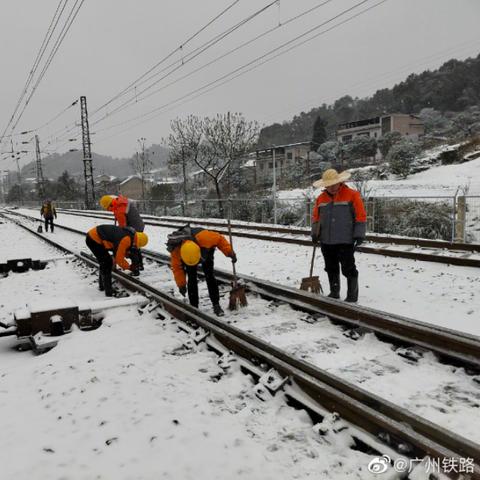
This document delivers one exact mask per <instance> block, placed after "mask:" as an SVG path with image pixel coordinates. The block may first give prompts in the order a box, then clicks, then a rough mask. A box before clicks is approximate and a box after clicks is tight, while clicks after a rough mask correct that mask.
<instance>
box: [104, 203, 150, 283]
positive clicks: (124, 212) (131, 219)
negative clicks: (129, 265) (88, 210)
mask: <svg viewBox="0 0 480 480" xmlns="http://www.w3.org/2000/svg"><path fill="white" fill-rule="evenodd" d="M100 205H101V206H102V208H103V209H104V210H108V211H109V212H112V213H113V216H114V217H115V220H116V222H117V223H118V226H119V227H123V228H130V229H133V231H135V232H143V231H144V230H145V223H144V222H143V219H142V217H141V216H140V213H138V209H137V207H136V206H135V203H134V202H133V201H132V200H130V199H129V198H127V197H124V196H123V195H119V196H118V197H117V196H115V195H104V196H103V197H102V198H101V199H100ZM132 261H133V263H134V265H135V266H136V268H134V269H133V272H134V274H136V275H138V273H139V272H138V270H143V259H142V255H141V253H140V250H139V251H138V258H132Z"/></svg>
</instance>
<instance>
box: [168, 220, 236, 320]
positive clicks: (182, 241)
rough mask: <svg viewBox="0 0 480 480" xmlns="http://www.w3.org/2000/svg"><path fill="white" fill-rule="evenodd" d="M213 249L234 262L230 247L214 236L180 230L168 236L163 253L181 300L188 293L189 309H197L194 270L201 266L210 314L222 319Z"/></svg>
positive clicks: (226, 242)
mask: <svg viewBox="0 0 480 480" xmlns="http://www.w3.org/2000/svg"><path fill="white" fill-rule="evenodd" d="M215 248H218V249H219V250H220V251H221V252H222V253H223V254H224V255H225V256H226V257H230V258H231V259H232V262H233V263H235V262H236V261H237V256H236V255H235V252H234V251H233V249H232V247H231V245H230V243H229V242H228V241H227V239H226V238H225V237H224V236H223V235H220V233H218V232H214V231H211V230H205V229H203V228H190V227H184V228H183V229H180V230H177V231H176V232H174V233H172V234H171V235H169V236H168V241H167V250H168V251H169V252H170V259H171V268H172V272H173V276H174V278H175V282H176V284H177V286H178V289H179V291H180V293H181V294H182V295H183V296H185V295H186V293H187V290H188V300H189V302H190V305H193V306H194V307H197V308H198V279H197V267H198V265H199V264H200V263H201V264H202V268H203V273H204V274H205V280H206V281H207V288H208V294H209V297H210V300H211V302H212V305H213V312H214V313H215V315H217V316H223V315H224V311H223V309H222V307H221V306H220V294H219V291H218V283H217V279H216V278H215V272H214V265H213V262H214V254H215Z"/></svg>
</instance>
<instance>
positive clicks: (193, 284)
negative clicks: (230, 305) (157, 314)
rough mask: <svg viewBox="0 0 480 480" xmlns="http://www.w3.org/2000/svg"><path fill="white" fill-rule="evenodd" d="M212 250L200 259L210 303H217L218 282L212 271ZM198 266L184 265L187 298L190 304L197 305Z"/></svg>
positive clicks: (218, 297)
mask: <svg viewBox="0 0 480 480" xmlns="http://www.w3.org/2000/svg"><path fill="white" fill-rule="evenodd" d="M213 254H214V252H213V250H211V251H210V252H208V253H207V254H206V255H205V258H204V259H203V260H202V268H203V273H204V274H205V280H206V281H207V288H208V295H209V296H210V300H211V301H212V305H218V303H219V302H220V294H219V292H218V283H217V279H216V278H215V274H214V272H213ZM197 268H198V266H197V265H196V266H194V267H189V266H188V265H187V266H186V271H187V290H188V300H189V301H190V305H193V306H194V307H198V278H197Z"/></svg>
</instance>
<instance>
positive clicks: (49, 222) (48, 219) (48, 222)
mask: <svg viewBox="0 0 480 480" xmlns="http://www.w3.org/2000/svg"><path fill="white" fill-rule="evenodd" d="M49 225H50V230H51V231H52V232H53V217H45V231H46V232H48V226H49Z"/></svg>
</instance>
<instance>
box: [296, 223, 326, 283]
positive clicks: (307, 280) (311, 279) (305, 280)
mask: <svg viewBox="0 0 480 480" xmlns="http://www.w3.org/2000/svg"><path fill="white" fill-rule="evenodd" d="M319 233H320V222H318V227H317V236H318V234H319ZM316 252H317V245H316V244H314V245H313V253H312V261H311V263H310V276H309V277H305V278H302V283H301V285H300V290H305V291H307V292H312V293H323V289H322V285H321V284H320V280H319V278H318V276H313V264H314V263H315V253H316Z"/></svg>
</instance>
